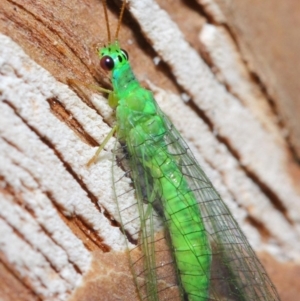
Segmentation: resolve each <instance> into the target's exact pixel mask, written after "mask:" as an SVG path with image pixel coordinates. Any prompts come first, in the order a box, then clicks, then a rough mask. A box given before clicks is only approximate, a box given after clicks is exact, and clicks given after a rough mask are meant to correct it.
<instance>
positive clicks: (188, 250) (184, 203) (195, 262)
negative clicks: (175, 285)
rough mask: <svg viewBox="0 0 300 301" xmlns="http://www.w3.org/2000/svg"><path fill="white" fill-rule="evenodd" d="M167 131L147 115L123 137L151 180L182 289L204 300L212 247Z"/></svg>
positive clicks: (155, 118)
mask: <svg viewBox="0 0 300 301" xmlns="http://www.w3.org/2000/svg"><path fill="white" fill-rule="evenodd" d="M128 119H130V118H128ZM165 132H166V127H165V123H164V120H163V119H162V118H161V117H160V116H158V115H150V116H149V115H148V116H146V117H145V115H144V116H143V118H140V119H139V121H138V122H137V124H135V125H134V126H133V127H132V128H131V130H130V131H129V134H128V135H126V137H124V138H125V140H126V144H127V146H128V151H129V153H130V155H131V156H132V157H134V160H138V164H139V165H140V166H142V168H143V169H144V173H147V175H148V177H150V178H151V186H152V187H151V189H153V192H152V195H153V196H155V198H154V199H152V200H149V199H148V202H157V201H158V202H159V203H160V206H161V207H162V211H163V215H164V219H165V222H166V225H167V229H168V231H169V234H170V239H171V245H172V250H173V254H174V258H175V261H176V269H177V271H178V274H179V276H178V280H179V282H180V283H181V286H182V290H183V291H184V294H185V295H186V296H187V297H188V300H189V301H191V300H193V301H194V300H199V301H200V300H201V301H205V300H207V299H208V295H209V285H210V283H209V279H210V266H211V255H210V254H211V252H210V246H209V242H208V239H207V235H206V231H205V227H204V224H203V221H202V218H201V213H200V211H199V205H198V203H197V201H196V199H195V196H194V194H193V192H192V191H191V189H190V188H189V186H188V184H187V181H186V179H185V177H184V175H183V174H182V171H181V168H180V162H177V161H176V155H174V154H171V153H170V149H171V145H167V144H166V142H165V139H164V134H165ZM134 181H135V182H136V181H140V179H134ZM157 199H158V200H157Z"/></svg>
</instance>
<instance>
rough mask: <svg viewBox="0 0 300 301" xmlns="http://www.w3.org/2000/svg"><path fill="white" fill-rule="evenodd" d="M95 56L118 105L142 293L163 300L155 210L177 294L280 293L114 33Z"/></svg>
mask: <svg viewBox="0 0 300 301" xmlns="http://www.w3.org/2000/svg"><path fill="white" fill-rule="evenodd" d="M99 56H100V58H101V66H102V68H103V69H104V70H106V71H110V72H111V81H112V86H113V91H112V92H111V93H110V95H109V104H110V105H111V106H112V107H113V108H115V109H116V118H117V127H116V130H117V136H118V139H119V141H120V142H121V143H122V144H125V145H126V147H127V152H128V154H129V165H130V169H131V176H132V179H133V183H134V186H135V189H136V192H137V196H138V207H139V208H140V209H139V210H140V211H139V212H140V219H141V231H140V238H139V244H140V246H141V248H142V251H143V253H144V261H145V263H144V271H145V273H146V277H147V279H146V288H145V291H146V292H144V290H143V289H142V288H141V287H139V284H137V286H138V291H139V294H140V297H141V299H143V300H161V298H160V292H159V285H158V282H159V276H158V274H157V272H156V270H157V263H156V261H155V247H154V243H155V239H154V235H153V225H152V224H153V222H152V216H153V214H154V212H156V211H157V212H159V215H160V216H161V218H162V219H163V221H164V225H165V231H166V232H167V233H168V235H166V236H167V237H169V244H170V246H171V250H172V253H173V258H174V262H175V266H176V268H175V269H176V271H177V282H178V285H179V288H180V298H181V300H189V301H196V300H197V301H209V300H219V301H221V300H222V301H223V300H228V301H231V300H232V301H249V300H253V301H254V300H255V301H258V300H265V301H276V300H279V297H278V294H277V292H276V289H275V288H274V286H273V284H272V282H271V281H270V279H269V278H268V276H267V274H266V272H265V270H264V268H263V267H262V265H261V263H260V262H259V260H258V259H257V257H256V255H255V253H254V251H253V250H252V248H251V247H250V245H249V243H248V241H247V239H246V237H245V236H244V234H243V233H242V232H241V230H240V228H239V226H238V225H237V223H236V221H235V220H234V218H233V217H232V215H231V214H230V212H229V210H228V208H227V206H226V205H225V204H224V202H223V201H222V200H221V198H220V196H219V194H218V193H217V192H216V190H215V189H214V187H213V186H212V184H211V183H210V181H209V180H208V178H207V177H206V175H205V174H204V172H203V171H202V169H201V168H200V166H199V165H198V163H197V162H196V160H195V158H194V156H193V155H192V153H191V151H190V150H189V148H188V146H187V145H186V144H185V142H184V140H183V139H182V137H181V136H180V134H179V133H178V132H177V130H176V129H175V128H174V126H173V125H172V124H171V122H170V121H169V120H168V118H167V117H166V116H165V115H164V114H163V112H162V111H161V110H160V109H159V107H158V105H157V103H156V101H155V100H154V97H153V94H152V93H151V92H150V91H148V90H146V89H144V88H143V87H142V86H141V85H140V83H139V82H138V81H137V80H136V78H135V76H134V74H133V72H132V69H131V67H130V64H129V61H128V55H127V53H126V52H125V51H124V50H122V49H121V48H120V46H119V43H118V42H117V41H116V42H114V43H110V44H109V45H108V46H106V47H103V48H102V49H100V50H99ZM145 200H146V202H145ZM145 203H146V204H147V206H146V208H147V209H143V208H144V205H145ZM121 219H122V217H121ZM147 223H148V225H147ZM149 223H150V226H149ZM136 274H137V273H136ZM136 277H138V275H136Z"/></svg>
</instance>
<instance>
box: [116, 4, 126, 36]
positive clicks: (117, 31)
mask: <svg viewBox="0 0 300 301" xmlns="http://www.w3.org/2000/svg"><path fill="white" fill-rule="evenodd" d="M125 6H126V0H123V3H122V7H121V12H120V16H119V20H118V26H117V30H116V34H115V40H117V39H118V35H119V31H120V28H121V22H122V18H123V15H124V11H125Z"/></svg>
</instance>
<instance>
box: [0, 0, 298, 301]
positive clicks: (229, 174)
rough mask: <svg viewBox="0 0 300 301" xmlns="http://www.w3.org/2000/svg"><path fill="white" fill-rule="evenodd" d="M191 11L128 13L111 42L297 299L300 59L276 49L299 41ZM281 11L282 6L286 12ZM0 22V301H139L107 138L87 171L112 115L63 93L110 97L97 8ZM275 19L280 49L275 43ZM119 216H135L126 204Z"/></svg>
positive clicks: (238, 17)
mask: <svg viewBox="0 0 300 301" xmlns="http://www.w3.org/2000/svg"><path fill="white" fill-rule="evenodd" d="M198 2H199V3H200V4H197V3H196V1H195V2H188V1H173V0H172V1H171V0H168V1H167V0H160V1H159V5H161V8H159V7H158V6H156V4H155V3H154V2H152V1H151V0H143V1H142V0H130V1H129V11H130V13H129V12H126V14H125V18H124V24H123V26H122V29H121V34H120V42H121V43H122V45H123V47H124V48H125V49H126V50H127V51H128V52H129V55H130V57H131V61H132V66H133V68H134V70H135V72H136V74H137V77H138V78H139V79H140V80H141V81H144V82H145V85H148V86H150V87H151V89H152V90H153V91H154V92H155V94H156V97H157V100H158V101H159V103H160V105H161V107H162V109H163V110H164V112H166V114H167V115H168V116H169V117H170V118H171V119H172V121H173V122H174V124H175V125H176V127H177V128H178V129H179V130H180V132H181V133H182V134H183V136H184V137H185V139H186V140H187V142H188V143H189V145H190V147H191V149H192V151H193V152H194V153H195V155H196V157H197V159H198V160H199V162H200V164H201V165H202V166H203V168H204V169H205V171H206V172H207V173H208V175H209V177H210V178H211V180H212V182H213V183H214V185H215V186H216V187H217V189H218V191H219V192H220V194H221V195H222V196H223V198H224V200H225V201H226V203H227V204H228V205H229V207H230V209H231V210H232V211H233V213H234V215H235V217H236V219H237V220H238V222H239V223H240V225H241V227H242V228H243V230H244V231H245V233H246V235H247V236H248V237H249V240H250V242H251V244H252V245H253V247H254V248H255V249H256V251H258V252H259V255H260V258H261V259H262V260H263V262H264V263H265V264H266V268H267V270H268V271H269V273H270V275H271V278H272V279H273V280H274V282H275V284H276V286H277V287H278V290H279V293H280V295H281V297H282V300H285V301H287V300H295V298H296V297H295V296H298V294H299V292H297V290H296V289H297V286H296V285H295V281H296V279H297V278H296V275H297V273H299V269H300V267H299V265H297V264H299V257H298V256H299V254H300V253H299V250H300V244H299V241H300V240H299V236H300V206H299V204H300V192H299V188H298V187H297V186H298V185H297V182H298V179H299V166H298V165H297V164H296V161H295V158H294V157H293V153H292V152H291V149H294V150H296V151H297V148H298V146H297V145H298V144H297V143H298V141H297V131H296V125H295V123H296V121H298V120H297V119H295V118H294V116H297V109H295V107H296V103H297V98H295V97H294V96H295V94H296V92H295V91H296V89H294V88H293V89H291V90H289V83H290V85H291V86H293V87H294V84H293V83H294V80H296V79H297V78H299V76H298V77H297V76H295V78H296V79H295V78H294V74H293V72H291V71H290V68H292V66H293V65H292V64H295V60H293V58H294V56H293V55H290V53H293V54H294V53H298V52H297V49H298V48H297V47H299V45H298V44H297V43H296V42H295V44H292V45H291V46H289V47H287V46H286V44H288V43H287V42H285V41H293V36H294V31H293V30H294V29H293V28H296V26H297V24H296V23H297V22H298V21H297V20H294V19H293V18H291V19H290V20H287V19H286V18H287V17H286V15H285V12H281V11H279V10H275V9H274V10H271V9H270V10H269V11H267V10H266V9H265V10H262V11H261V12H260V14H259V15H258V16H259V20H260V22H254V21H253V18H254V16H255V13H257V10H256V7H255V6H254V5H250V2H251V1H248V2H249V4H248V6H247V4H246V3H244V6H241V5H237V4H236V3H233V2H232V1H231V2H230V3H231V5H232V6H230V7H228V6H227V5H228V4H226V3H227V2H226V3H225V1H224V2H223V1H221V0H219V1H215V2H213V1H204V0H198ZM266 2H267V1H266ZM283 2H284V1H283V0H277V1H276V3H277V5H279V4H282V5H284V6H285V8H286V9H294V10H295V7H293V6H292V5H296V4H292V3H288V2H284V3H285V4H283ZM251 3H252V2H251ZM298 6H300V4H298ZM162 9H164V10H165V11H166V12H165V11H163V10H162ZM298 9H299V8H298ZM245 11H248V12H249V13H248V14H246V16H249V20H250V21H251V20H252V21H251V22H250V21H248V19H247V18H246V17H244V18H243V17H242V16H245ZM109 12H110V13H109V18H110V23H111V25H112V28H115V26H116V22H117V21H116V19H117V15H118V7H117V6H115V5H114V4H110V6H109ZM131 14H132V15H131ZM0 16H1V18H0V32H1V33H3V34H4V35H1V36H0V39H1V42H0V91H1V95H0V98H1V103H0V105H1V109H0V110H1V111H0V112H1V118H0V137H1V142H0V149H1V152H0V156H1V158H0V160H1V161H0V162H1V169H0V180H1V186H0V193H1V196H0V262H1V266H0V279H1V281H0V292H1V297H2V299H3V300H16V299H18V300H67V299H70V300H71V299H72V300H99V296H101V300H104V299H105V300H134V298H135V297H136V292H135V288H134V283H133V281H132V277H131V273H130V270H129V266H128V263H127V257H126V252H125V248H126V244H125V241H124V240H125V238H124V236H123V234H122V233H121V231H120V228H119V226H118V223H116V221H115V219H117V217H118V214H117V208H116V206H115V203H114V201H113V198H114V197H113V195H114V194H113V190H112V183H111V156H110V150H111V148H112V147H113V145H114V141H113V139H112V141H111V142H110V143H109V145H108V146H107V151H104V152H103V155H102V158H101V160H99V162H97V164H96V165H94V166H92V167H91V168H87V167H86V163H87V161H88V159H89V158H90V157H91V156H92V154H93V152H94V151H95V148H96V146H97V145H98V144H99V143H101V141H102V140H103V139H104V137H105V135H106V134H107V133H108V132H109V127H110V126H111V125H112V123H113V116H112V111H111V109H110V108H109V107H108V105H107V103H106V100H105V99H104V98H103V97H101V96H96V95H93V94H92V92H91V91H86V89H85V92H86V93H88V97H82V94H80V95H76V94H75V93H74V92H73V91H72V90H71V89H70V87H68V86H67V85H66V84H67V81H68V79H75V80H78V81H81V82H83V83H87V84H98V85H99V84H100V85H102V86H108V85H109V83H108V81H107V79H106V78H105V76H104V75H103V74H102V73H101V71H99V68H98V64H99V62H98V58H97V55H96V51H95V50H96V47H97V45H99V43H100V44H101V43H104V42H105V41H106V27H105V24H104V21H103V20H104V19H103V11H102V5H101V2H100V1H98V0H91V1H88V2H84V1H64V2H63V3H62V2H57V1H43V2H35V1H6V0H5V1H1V3H0ZM250 17H251V18H250ZM277 19H278V20H281V22H282V23H281V24H282V26H283V28H285V30H282V32H284V34H283V33H282V32H281V31H279V30H277V31H275V32H274V26H272V25H274V23H273V22H275V21H273V22H272V20H277ZM135 20H136V21H135ZM171 20H172V21H171ZM264 20H267V21H268V22H267V21H264ZM283 21H284V22H283ZM208 23H209V24H208ZM262 23H263V24H264V27H261V26H262ZM275 25H276V26H278V24H277V23H276V24H275ZM276 26H275V27H276ZM262 28H263V30H262ZM276 28H277V27H276ZM289 29H290V30H289ZM268 39H270V40H268ZM13 41H14V42H13ZM268 47H273V48H272V49H274V48H275V49H276V50H277V51H275V50H274V51H273V52H272V51H268ZM259 50H261V52H259ZM258 53H259V55H258ZM278 53H280V57H285V58H286V59H285V64H283V63H282V62H278ZM287 57H290V59H288V58H287ZM262 62H263V63H262ZM273 62H275V63H274V64H273ZM294 72H295V73H296V72H298V70H297V69H296V68H295V69H294ZM269 74H272V77H270V76H268V75H269ZM146 81H147V82H146ZM287 93H290V94H289V95H288V97H285V96H286V95H287ZM79 96H80V97H79ZM297 97H298V94H297ZM187 98H188V99H190V100H189V102H188V103H187V104H185V103H184V101H183V99H187ZM274 103H275V104H276V109H274ZM292 113H293V114H294V115H293V114H292ZM281 119H284V120H285V122H284V124H282V123H280V122H278V120H281ZM285 131H291V136H289V137H287V136H286V135H284V132H285ZM288 138H291V139H288ZM121 173H122V171H121V170H120V174H121ZM128 187H129V183H126V181H124V191H126V190H128V189H129V188H128ZM124 202H126V204H129V203H130V202H134V193H133V192H132V193H131V195H130V196H129V195H128V194H126V198H124ZM124 206H125V203H124ZM134 215H136V212H134V210H133V211H132V216H128V220H129V221H130V220H132V219H133V216H134ZM135 226H136V225H134V224H132V225H131V228H128V232H129V233H130V232H134V229H133V227H135Z"/></svg>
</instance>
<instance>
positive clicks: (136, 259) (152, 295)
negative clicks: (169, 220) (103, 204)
mask: <svg viewBox="0 0 300 301" xmlns="http://www.w3.org/2000/svg"><path fill="white" fill-rule="evenodd" d="M115 156H116V160H115V163H114V166H113V176H114V186H115V191H116V192H117V195H116V200H117V203H118V208H119V212H120V220H121V225H122V228H123V231H124V233H125V234H126V235H127V238H128V240H129V241H130V242H131V243H133V244H134V245H136V246H135V248H130V250H129V260H130V264H131V269H132V273H133V275H134V281H135V283H136V287H137V290H138V294H139V297H140V299H141V300H149V301H150V300H151V301H152V300H157V301H158V300H181V297H180V293H179V287H178V283H177V277H176V270H175V266H174V260H173V256H172V252H171V248H170V246H169V244H168V241H167V239H166V233H167V229H165V227H164V223H163V212H162V208H159V198H158V196H157V193H155V191H154V190H153V183H152V178H151V176H150V173H149V172H148V171H147V170H146V169H144V168H143V167H142V164H141V163H140V162H139V160H138V159H137V156H134V155H129V154H128V150H127V146H125V145H123V146H122V147H121V148H120V149H118V150H115ZM117 166H121V167H122V169H123V170H124V171H125V174H124V173H123V175H121V176H120V175H118V174H119V172H117V170H118V168H116V167H117ZM124 177H126V178H131V179H132V180H133V183H132V189H133V187H134V189H135V194H136V199H137V202H136V203H131V204H128V203H127V204H124V203H125V200H126V199H127V196H128V194H129V193H131V192H132V191H131V190H130V191H128V190H127V191H124V188H123V182H124V181H123V178H124ZM152 200H155V201H152ZM155 207H156V208H155Z"/></svg>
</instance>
